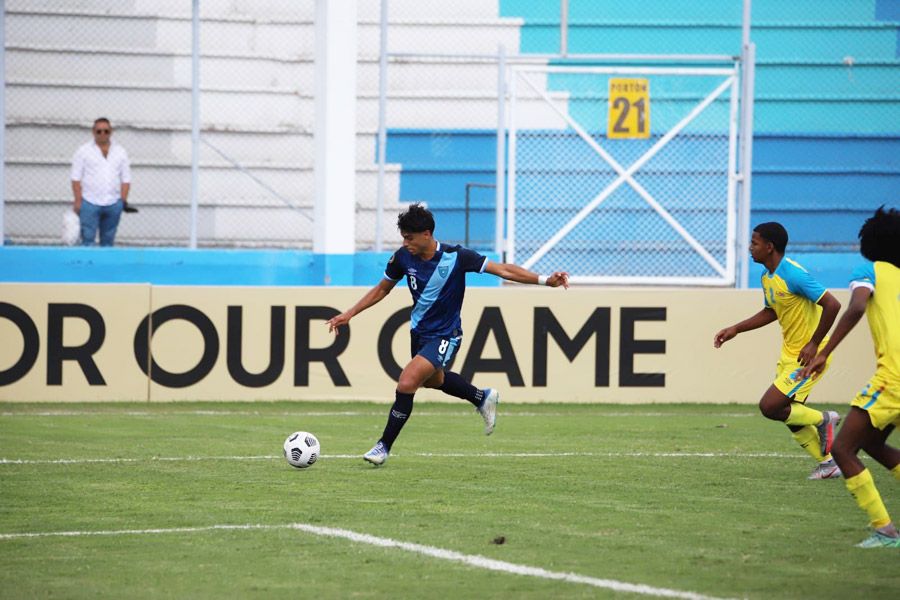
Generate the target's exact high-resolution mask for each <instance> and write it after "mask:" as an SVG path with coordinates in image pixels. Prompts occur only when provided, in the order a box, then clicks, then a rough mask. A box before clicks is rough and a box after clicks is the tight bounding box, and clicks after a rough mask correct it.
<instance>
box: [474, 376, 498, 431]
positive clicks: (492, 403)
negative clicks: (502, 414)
mask: <svg viewBox="0 0 900 600" xmlns="http://www.w3.org/2000/svg"><path fill="white" fill-rule="evenodd" d="M484 391H485V392H487V394H486V395H485V397H484V400H482V401H481V406H479V407H478V409H477V410H478V414H480V415H481V418H482V419H484V435H491V434H492V433H493V432H494V425H495V424H496V423H497V404H499V403H500V392H498V391H497V390H495V389H493V388H488V389H486V390H484Z"/></svg>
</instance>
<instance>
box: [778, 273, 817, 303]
mask: <svg viewBox="0 0 900 600" xmlns="http://www.w3.org/2000/svg"><path fill="white" fill-rule="evenodd" d="M789 266H790V268H788V269H785V277H784V279H785V282H786V283H787V286H788V290H790V292H791V293H792V294H796V295H797V296H803V297H804V298H808V299H809V300H811V301H813V302H818V301H819V298H821V297H822V296H823V295H824V294H825V291H826V290H825V286H823V285H822V284H821V283H819V282H818V281H816V280H815V279H814V278H813V276H812V275H810V274H809V271H807V270H806V269H803V268H801V267H796V266H794V265H789Z"/></svg>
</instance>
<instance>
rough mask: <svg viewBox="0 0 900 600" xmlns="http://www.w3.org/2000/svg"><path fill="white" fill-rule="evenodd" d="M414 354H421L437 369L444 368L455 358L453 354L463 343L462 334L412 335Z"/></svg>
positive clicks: (414, 355)
mask: <svg viewBox="0 0 900 600" xmlns="http://www.w3.org/2000/svg"><path fill="white" fill-rule="evenodd" d="M410 341H411V346H412V348H411V349H412V356H413V357H416V356H421V357H422V358H424V359H426V360H427V361H428V362H430V363H431V364H432V365H434V368H435V369H443V368H444V367H445V366H447V364H448V363H449V362H450V360H451V359H453V355H454V354H456V351H457V350H459V346H460V344H462V336H461V335H458V336H456V337H421V336H419V335H417V334H415V333H413V334H411V335H410Z"/></svg>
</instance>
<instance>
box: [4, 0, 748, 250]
mask: <svg viewBox="0 0 900 600" xmlns="http://www.w3.org/2000/svg"><path fill="white" fill-rule="evenodd" d="M193 4H194V5H195V6H197V7H198V8H199V11H198V12H197V14H196V18H195V14H193V13H192V11H191V8H192V7H191V3H188V2H184V1H180V0H138V1H136V2H128V3H122V2H117V1H114V0H80V1H79V2H77V3H73V2H68V1H65V0H7V2H6V3H5V32H6V40H5V51H6V86H5V92H6V113H7V122H6V130H5V150H6V182H5V188H6V195H5V221H4V235H5V239H6V241H7V243H39V244H55V243H59V238H60V236H59V232H60V229H61V220H62V219H61V215H62V212H63V211H64V209H65V208H66V207H67V206H69V205H70V204H71V196H72V193H71V190H70V188H69V185H70V184H69V177H68V169H69V163H70V161H71V158H72V154H73V153H74V151H75V149H76V148H77V147H78V146H79V145H80V144H82V143H84V142H87V141H89V140H90V125H91V122H92V121H93V119H94V118H96V117H98V116H106V117H108V118H109V119H110V120H111V121H112V124H113V127H114V130H115V133H114V135H113V139H114V140H115V141H117V142H119V143H121V144H122V145H123V146H124V147H125V148H126V149H127V150H128V152H129V154H130V157H131V160H132V171H133V175H134V181H133V185H132V194H131V197H130V203H131V204H133V205H134V206H136V207H137V208H138V209H139V210H140V212H139V213H137V214H129V215H125V216H124V217H123V220H122V224H121V226H120V229H119V235H118V238H117V243H120V244H124V245H178V246H189V245H193V244H196V245H198V246H217V247H291V248H308V247H311V244H312V237H313V236H312V232H313V228H314V222H313V210H312V208H313V203H314V199H313V198H314V197H313V193H314V182H313V180H314V176H313V168H314V156H313V152H314V146H313V134H314V128H315V115H314V114H313V113H314V110H313V109H314V101H315V98H314V96H315V94H314V85H315V73H314V59H315V56H314V53H315V46H314V39H315V2H313V1H311V0H310V1H307V2H296V1H295V0H258V1H252V0H195V2H194V3H193ZM570 4H571V6H569V5H570ZM619 4H621V3H618V4H616V7H613V6H612V5H611V4H609V3H589V2H571V3H570V2H568V1H567V0H563V1H562V2H560V3H555V2H520V1H510V2H502V3H500V2H484V1H483V0H462V1H460V2H456V3H446V2H436V1H434V0H426V1H424V2H423V1H419V0H382V1H381V2H374V1H366V0H360V2H359V3H358V5H357V6H358V28H357V31H358V47H359V57H358V76H357V84H358V91H357V98H358V105H357V124H356V130H357V145H356V161H357V186H356V187H357V194H358V198H357V214H356V218H357V222H356V232H357V244H356V246H357V248H358V249H360V250H366V249H376V250H378V249H382V247H391V246H392V245H393V244H394V243H395V242H396V241H397V236H396V232H395V231H394V227H393V219H394V216H395V214H396V212H397V211H398V210H400V209H401V207H402V206H404V205H406V204H407V203H409V202H412V201H417V200H423V201H426V202H428V204H429V206H431V207H432V208H433V209H435V210H436V211H440V213H441V220H440V225H439V226H440V227H441V228H442V229H441V230H439V231H438V232H437V234H438V236H439V237H440V238H442V239H446V240H448V241H459V242H466V241H468V243H470V244H472V245H475V246H477V247H479V248H484V249H496V250H500V251H503V250H505V249H506V239H505V236H506V223H505V216H504V212H505V209H506V190H505V187H506V181H505V177H504V176H503V174H504V173H505V170H506V163H505V161H506V151H505V148H504V146H505V143H506V138H505V135H504V134H503V133H502V132H503V131H504V130H505V127H506V123H505V119H506V117H505V116H504V111H506V110H507V107H506V101H507V100H508V98H507V96H506V91H505V86H506V85H508V83H509V72H508V70H509V69H510V68H512V67H513V66H516V65H523V64H528V65H534V64H537V65H546V64H548V63H551V62H555V61H556V62H558V61H560V60H567V59H576V60H595V61H596V60H602V59H603V56H600V55H597V54H596V53H589V52H585V49H590V48H591V46H590V44H589V43H588V42H589V38H590V37H591V36H590V32H591V31H593V30H594V29H595V27H596V26H597V25H598V24H599V23H600V22H601V21H603V18H604V14H605V13H603V12H602V10H601V9H603V10H612V9H613V8H615V10H631V9H628V8H627V7H625V8H624V9H623V8H622V7H621V6H619ZM654 4H655V3H654ZM663 4H665V3H663ZM725 4H727V8H723V9H721V14H719V15H718V16H716V18H721V19H724V20H727V21H728V23H729V24H728V27H726V28H725V29H726V30H727V35H728V36H730V37H729V39H733V43H731V44H730V47H733V48H734V51H735V52H737V51H738V50H739V46H740V39H739V34H738V31H739V30H738V29H736V27H739V24H740V2H733V3H725ZM604 7H605V8H604ZM635 10H637V9H635ZM598 11H600V12H598ZM645 12H646V11H645ZM638 13H640V11H638ZM638 13H635V14H636V15H638ZM726 13H727V14H726ZM610 14H611V13H610ZM626 16H627V15H626ZM621 18H625V17H622V16H621V15H620V16H617V17H615V18H614V19H613V21H614V22H615V21H616V19H620V20H621ZM635 18H637V17H635ZM626 24H627V23H626ZM625 29H626V30H627V29H628V27H625ZM667 35H668V33H666V32H665V31H662V30H661V31H659V32H657V33H655V34H652V35H648V36H647V35H645V36H643V37H642V38H641V39H640V40H638V41H637V42H639V43H637V42H636V40H635V39H634V38H633V37H632V38H631V39H629V38H627V36H625V37H622V38H621V39H618V38H617V40H618V41H616V40H613V38H610V40H612V41H611V42H610V43H612V42H613V41H615V43H617V44H621V45H622V46H621V47H622V48H624V49H625V50H623V52H625V53H629V54H630V55H632V57H633V54H634V53H635V52H638V51H640V50H641V49H649V50H653V49H654V48H656V47H657V46H660V45H663V46H665V44H666V43H667V40H668V38H667V37H666V36H667ZM654 44H655V45H654ZM501 49H502V50H501ZM674 49H675V48H671V47H670V48H668V50H674ZM607 56H608V55H607ZM623 56H624V54H623ZM648 56H651V55H648ZM632 64H634V63H632ZM194 73H199V74H200V78H199V82H198V81H197V80H195V79H194V78H193V74H194ZM541 85H545V86H546V85H547V82H546V81H545V82H544V83H542V84H541ZM547 91H548V93H549V94H550V95H551V97H552V96H559V95H561V94H568V93H571V92H568V91H563V90H561V89H560V90H553V89H550V88H549V87H548V88H547ZM529 102H530V103H531V106H532V109H533V110H534V111H535V112H541V111H544V110H545V108H541V107H540V105H541V102H542V101H541V100H539V99H534V100H533V101H531V100H526V101H524V104H521V103H520V105H519V108H520V110H521V109H523V108H525V105H527V104H529ZM573 106H574V105H573ZM498 131H500V132H501V133H500V135H498ZM498 173H500V174H501V176H500V177H498V176H497V174H498ZM401 179H402V185H401Z"/></svg>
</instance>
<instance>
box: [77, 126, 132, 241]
mask: <svg viewBox="0 0 900 600" xmlns="http://www.w3.org/2000/svg"><path fill="white" fill-rule="evenodd" d="M93 133H94V140H93V141H91V142H87V143H86V144H84V145H83V146H81V147H80V148H78V150H76V151H75V156H74V157H73V158H72V175H71V179H72V194H73V195H74V196H75V204H74V206H73V208H74V210H75V212H76V213H77V214H78V216H79V218H80V220H81V243H82V244H83V245H85V246H93V245H94V243H95V240H96V238H97V231H98V230H99V231H100V245H101V246H112V245H113V241H114V240H115V238H116V229H117V228H118V226H119V218H120V217H121V216H122V210H123V209H124V208H125V207H126V206H127V204H128V192H129V190H130V189H131V167H130V165H129V164H128V154H127V153H126V152H125V148H123V147H122V146H120V145H119V144H116V143H115V142H112V141H110V136H111V135H112V126H111V125H110V122H109V119H106V118H103V117H101V118H99V119H97V120H96V121H94V127H93ZM132 212H133V210H132Z"/></svg>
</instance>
